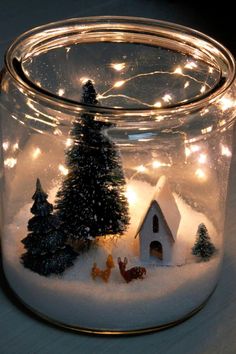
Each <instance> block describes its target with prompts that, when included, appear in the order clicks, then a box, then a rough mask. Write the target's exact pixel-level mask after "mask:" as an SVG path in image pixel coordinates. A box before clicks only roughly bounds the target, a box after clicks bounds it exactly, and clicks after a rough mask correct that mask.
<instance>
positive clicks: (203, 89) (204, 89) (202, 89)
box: [200, 85, 206, 93]
mask: <svg viewBox="0 0 236 354" xmlns="http://www.w3.org/2000/svg"><path fill="white" fill-rule="evenodd" d="M205 91H206V85H202V87H201V88H200V92H201V93H204V92H205Z"/></svg>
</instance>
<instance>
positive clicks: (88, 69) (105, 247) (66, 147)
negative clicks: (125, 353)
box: [0, 17, 236, 333]
mask: <svg viewBox="0 0 236 354" xmlns="http://www.w3.org/2000/svg"><path fill="white" fill-rule="evenodd" d="M234 76H235V69H234V60H233V58H232V56H231V54H230V53H229V52H228V51H227V50H226V49H225V48H224V47H222V46H221V45H220V44H219V43H217V42H215V41H214V40H212V39H211V38H209V37H207V36H205V35H203V34H201V33H199V32H196V31H194V30H191V29H189V28H186V27H182V26H178V25H175V24H170V23H166V22H161V21H153V20H148V19H136V18H125V17H96V18H95V17H94V18H83V19H73V20H67V21H64V22H58V23H53V24H49V25H46V26H42V27H39V28H36V29H34V30H32V31H29V32H27V33H25V34H23V35H22V36H21V37H19V38H18V39H17V40H16V41H15V42H14V43H13V44H12V46H11V47H10V48H9V50H8V52H7V54H6V60H5V68H4V69H3V70H2V74H1V97H0V98H1V132H2V137H1V139H2V143H1V150H2V151H1V156H2V158H1V189H2V190H1V197H2V200H3V204H4V222H3V227H2V255H3V264H4V272H5V275H6V278H7V280H8V282H9V285H10V287H11V288H12V289H13V291H14V292H15V293H16V294H17V295H18V297H19V298H20V299H21V300H22V301H23V302H24V303H25V304H26V305H27V306H28V307H30V308H31V309H33V310H34V311H35V312H37V313H38V314H40V315H41V316H43V317H46V318H48V319H49V320H51V321H53V322H56V323H59V324H61V325H63V326H67V327H70V328H75V329H80V330H85V331H94V332H98V333H107V332H112V333H131V332H139V331H149V330H153V329H157V328H162V327H163V326H168V325H173V324H175V323H178V322H179V321H181V320H183V319H184V318H186V317H188V316H190V315H191V314H192V313H194V312H195V311H197V310H198V309H199V308H200V307H201V306H202V305H203V304H204V302H205V301H206V300H207V299H208V297H209V296H210V295H211V293H212V292H213V290H214V288H215V286H216V283H217V279H218V276H219V271H220V265H221V261H222V257H223V238H224V236H223V231H224V217H225V199H226V192H227V183H228V182H227V181H228V172H229V166H230V161H231V156H232V149H231V145H232V144H231V143H232V142H231V139H232V128H233V124H234V117H235V102H236V101H235V95H236V92H235V81H234ZM32 197H33V201H32V200H31V198H32Z"/></svg>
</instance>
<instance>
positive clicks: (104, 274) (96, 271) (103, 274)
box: [91, 254, 115, 283]
mask: <svg viewBox="0 0 236 354" xmlns="http://www.w3.org/2000/svg"><path fill="white" fill-rule="evenodd" d="M114 267H115V264H114V261H113V258H112V255H111V254H109V255H108V257H107V261H106V269H104V270H101V269H100V268H98V267H97V263H94V264H93V267H92V270H91V276H92V278H93V280H95V279H96V278H97V277H100V278H102V280H103V281H105V283H107V282H108V280H109V278H110V275H111V269H112V268H114Z"/></svg>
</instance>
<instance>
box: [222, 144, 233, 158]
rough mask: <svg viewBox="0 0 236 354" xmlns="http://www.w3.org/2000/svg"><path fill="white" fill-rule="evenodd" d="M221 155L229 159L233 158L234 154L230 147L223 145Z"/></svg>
mask: <svg viewBox="0 0 236 354" xmlns="http://www.w3.org/2000/svg"><path fill="white" fill-rule="evenodd" d="M221 155H223V156H227V157H230V156H232V153H231V151H230V149H229V148H228V146H225V145H223V144H221Z"/></svg>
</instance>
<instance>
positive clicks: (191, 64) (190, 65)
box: [184, 61, 197, 69]
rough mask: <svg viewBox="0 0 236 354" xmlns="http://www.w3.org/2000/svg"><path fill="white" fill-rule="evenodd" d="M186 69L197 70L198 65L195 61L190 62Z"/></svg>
mask: <svg viewBox="0 0 236 354" xmlns="http://www.w3.org/2000/svg"><path fill="white" fill-rule="evenodd" d="M184 67H185V68H186V69H194V68H197V64H196V63H194V62H193V61H190V62H188V63H187V64H185V65H184Z"/></svg>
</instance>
